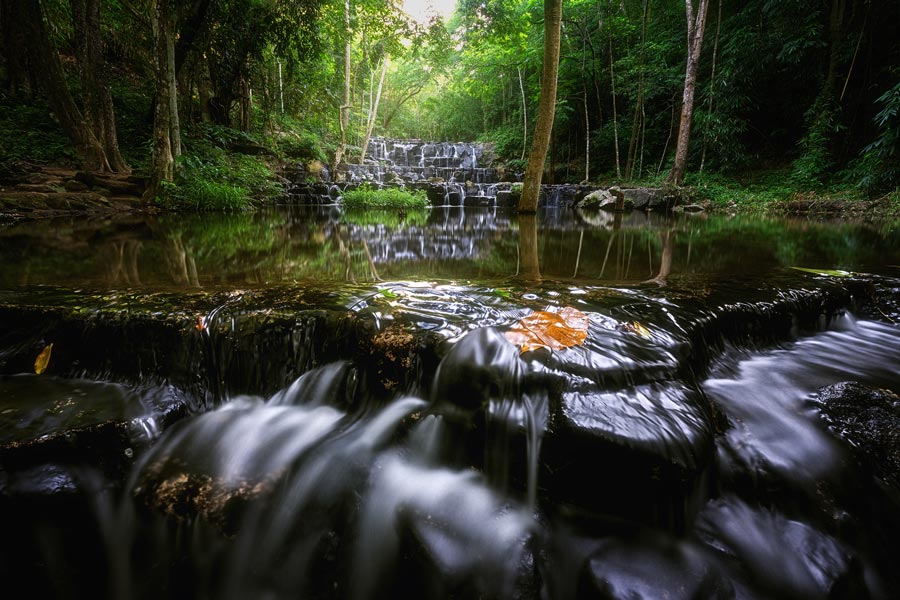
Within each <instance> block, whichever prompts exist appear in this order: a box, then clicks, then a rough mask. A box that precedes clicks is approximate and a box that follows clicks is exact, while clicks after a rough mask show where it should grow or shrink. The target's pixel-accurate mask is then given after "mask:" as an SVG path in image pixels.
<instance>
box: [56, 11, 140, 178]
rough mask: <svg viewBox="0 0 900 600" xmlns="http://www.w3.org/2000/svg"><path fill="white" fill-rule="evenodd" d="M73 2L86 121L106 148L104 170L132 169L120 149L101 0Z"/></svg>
mask: <svg viewBox="0 0 900 600" xmlns="http://www.w3.org/2000/svg"><path fill="white" fill-rule="evenodd" d="M70 5H71V8H72V21H73V24H74V29H75V41H76V49H75V51H76V57H77V59H78V72H79V76H80V78H81V98H82V105H83V106H84V120H85V123H86V125H87V127H89V128H90V130H91V131H92V133H93V135H94V137H95V138H96V140H97V142H99V144H100V146H101V147H102V150H103V156H102V161H101V162H102V165H101V166H102V170H104V171H112V172H115V173H123V172H128V171H129V170H130V169H129V168H128V165H127V164H125V161H124V160H123V159H122V155H121V153H120V152H119V140H118V137H117V135H116V118H115V113H114V111H113V101H112V94H111V93H110V91H109V84H108V82H107V79H106V71H107V66H106V64H105V61H104V59H103V40H102V39H101V37H100V0H71V1H70Z"/></svg>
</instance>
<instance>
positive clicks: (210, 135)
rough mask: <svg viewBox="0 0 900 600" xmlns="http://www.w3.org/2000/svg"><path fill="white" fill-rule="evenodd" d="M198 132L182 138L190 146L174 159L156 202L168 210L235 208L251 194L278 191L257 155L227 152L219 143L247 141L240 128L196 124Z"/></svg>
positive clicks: (249, 201) (248, 201) (247, 205)
mask: <svg viewBox="0 0 900 600" xmlns="http://www.w3.org/2000/svg"><path fill="white" fill-rule="evenodd" d="M196 131H198V132H199V136H198V137H195V138H191V139H188V140H186V147H187V148H188V149H189V150H190V151H189V152H187V153H185V154H184V155H182V156H181V157H179V159H178V161H177V162H176V174H175V182H174V183H173V184H170V185H169V186H167V187H166V189H164V190H163V194H162V197H161V198H159V199H158V200H157V202H158V203H159V204H160V205H161V206H163V207H165V208H168V209H171V210H197V211H239V210H245V209H247V208H250V207H251V206H252V200H253V199H254V198H264V197H267V196H272V195H275V194H278V193H281V191H282V187H281V184H279V183H278V182H276V181H275V180H274V175H273V173H272V170H271V169H270V168H269V167H268V166H267V165H266V164H265V163H264V162H263V161H262V160H261V159H260V158H258V157H256V156H248V155H245V154H239V153H231V152H228V151H226V150H225V149H224V148H222V147H220V146H219V145H214V144H223V145H225V144H228V143H231V142H232V141H233V140H242V141H247V140H248V139H249V138H247V137H246V136H245V135H244V134H242V133H241V132H235V131H233V130H229V129H228V128H226V127H219V126H206V127H202V128H198V129H197V130H196Z"/></svg>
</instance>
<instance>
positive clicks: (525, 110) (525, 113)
mask: <svg viewBox="0 0 900 600" xmlns="http://www.w3.org/2000/svg"><path fill="white" fill-rule="evenodd" d="M516 71H518V73H519V91H520V92H522V156H520V157H519V160H525V150H526V148H528V105H527V104H526V103H525V84H524V83H522V68H521V67H516Z"/></svg>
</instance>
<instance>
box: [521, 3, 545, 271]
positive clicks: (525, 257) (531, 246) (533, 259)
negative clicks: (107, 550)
mask: <svg viewBox="0 0 900 600" xmlns="http://www.w3.org/2000/svg"><path fill="white" fill-rule="evenodd" d="M550 1H553V0H550ZM519 258H520V260H521V265H522V267H521V271H520V273H519V278H521V279H523V280H525V281H540V280H541V259H540V255H539V254H538V237H537V218H536V217H535V216H534V215H532V214H524V215H520V216H519Z"/></svg>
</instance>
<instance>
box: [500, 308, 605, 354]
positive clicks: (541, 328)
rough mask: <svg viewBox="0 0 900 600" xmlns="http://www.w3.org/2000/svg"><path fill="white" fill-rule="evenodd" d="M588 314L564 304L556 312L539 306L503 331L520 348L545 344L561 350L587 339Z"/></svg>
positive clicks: (544, 345) (549, 347)
mask: <svg viewBox="0 0 900 600" xmlns="http://www.w3.org/2000/svg"><path fill="white" fill-rule="evenodd" d="M588 322H589V319H588V317H587V315H585V314H584V313H583V312H581V311H580V310H578V309H577V308H572V307H571V306H567V307H565V308H563V309H562V310H560V311H559V312H549V311H544V310H538V311H535V312H533V313H531V314H530V315H528V316H527V317H524V318H522V319H521V320H520V321H519V322H518V323H516V325H515V326H514V327H513V328H512V329H510V330H509V331H507V332H506V333H505V334H504V335H505V336H506V339H507V340H509V341H510V342H511V343H513V344H515V345H517V346H521V350H522V352H529V351H531V350H537V349H538V348H548V349H550V350H562V349H563V348H570V347H572V346H580V345H581V344H583V343H584V340H585V339H587V329H588Z"/></svg>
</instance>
